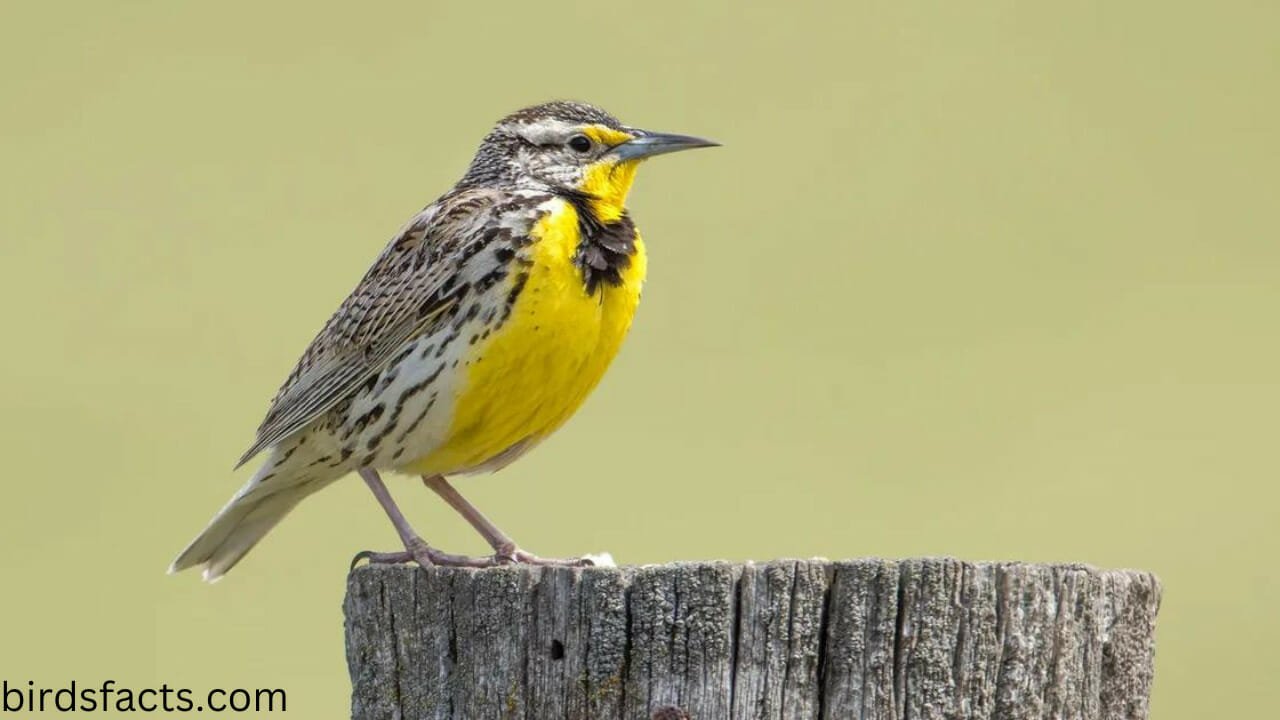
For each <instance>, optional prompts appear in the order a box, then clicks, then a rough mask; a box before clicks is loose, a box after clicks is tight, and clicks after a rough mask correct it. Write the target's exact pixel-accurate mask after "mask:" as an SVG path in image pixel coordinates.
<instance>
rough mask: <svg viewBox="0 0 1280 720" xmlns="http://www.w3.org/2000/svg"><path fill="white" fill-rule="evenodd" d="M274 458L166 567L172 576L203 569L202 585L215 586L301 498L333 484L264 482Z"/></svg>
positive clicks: (305, 480)
mask: <svg viewBox="0 0 1280 720" xmlns="http://www.w3.org/2000/svg"><path fill="white" fill-rule="evenodd" d="M275 454H276V453H274V452H273V453H272V454H271V456H269V457H268V458H267V461H266V462H264V463H263V464H262V467H261V468H259V469H258V472H256V473H254V476H253V477H252V478H250V480H249V482H247V483H245V486H244V487H243V488H241V489H240V492H238V493H236V494H235V496H234V497H232V498H231V501H230V502H228V503H227V504H226V506H225V507H223V508H222V510H220V511H218V514H217V515H215V516H214V517H213V520H210V521H209V525H208V526H207V527H206V528H205V529H204V530H203V531H201V533H200V534H199V535H198V536H196V539H194V540H192V541H191V544H190V545H187V547H186V549H184V550H183V551H182V552H181V553H179V554H178V557H177V558H176V559H175V560H174V561H173V564H172V565H170V566H169V572H170V573H171V574H172V573H176V572H179V571H181V570H186V569H187V568H191V567H195V566H197V565H203V566H204V573H203V577H204V580H205V582H216V581H217V580H219V579H220V578H221V577H222V576H223V575H225V574H226V573H227V571H228V570H230V569H231V568H233V567H235V564H236V563H238V562H240V559H241V558H243V557H244V556H245V554H247V553H248V552H249V551H250V550H252V549H253V546H254V545H257V544H258V541H259V540H261V539H262V538H263V537H264V536H265V535H266V534H267V533H268V532H270V531H271V529H272V528H274V527H275V526H276V523H279V522H280V521H281V520H283V519H284V516H285V515H288V514H289V511H290V510H292V509H293V508H294V507H295V506H296V505H297V504H298V503H299V502H301V501H302V499H303V498H305V497H306V496H308V495H310V494H311V493H313V492H315V491H317V490H319V489H320V488H322V487H324V486H325V485H328V484H329V482H332V480H329V481H327V482H326V481H324V480H321V479H319V478H314V477H288V476H284V477H282V476H281V475H280V474H277V475H275V476H274V477H272V478H271V479H270V480H267V481H266V482H263V481H262V478H263V477H264V476H266V475H267V474H268V472H267V469H268V468H272V467H273V466H274V465H275ZM277 470H278V468H277Z"/></svg>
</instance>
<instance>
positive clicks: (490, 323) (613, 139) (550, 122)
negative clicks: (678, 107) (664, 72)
mask: <svg viewBox="0 0 1280 720" xmlns="http://www.w3.org/2000/svg"><path fill="white" fill-rule="evenodd" d="M715 144H716V143H714V142H710V141H708V140H703V139H700V138H695V137H689V136H685V135H671V134H665V133H655V132H649V131H646V130H640V129H637V128H633V127H628V126H626V125H623V124H622V123H620V122H618V120H617V119H616V118H614V117H613V116H612V115H610V114H608V113H606V112H604V111H603V110H600V109H599V108H596V107H593V106H591V105H586V104H581V103H574V102H550V103H546V104H543V105H537V106H534V107H530V108H526V109H524V110H520V111H518V112H516V113H513V114H511V115H509V116H507V117H506V118H504V119H502V120H501V121H500V122H499V123H498V124H497V126H495V127H494V128H493V130H492V131H491V132H490V133H489V134H488V135H487V136H486V137H485V138H484V141H483V142H482V143H481V144H480V148H479V150H478V151H477V152H476V155H475V158H474V159H473V160H472V161H471V166H470V167H469V168H468V170H467V172H466V175H464V176H463V178H462V180H460V181H459V182H458V184H457V185H455V186H454V188H453V189H452V190H450V191H449V192H447V193H445V195H444V196H442V197H441V198H440V199H439V200H436V201H435V202H433V203H431V204H430V205H428V206H427V207H426V208H425V209H423V210H422V212H420V213H418V214H417V215H416V216H415V217H414V218H413V219H411V220H410V221H409V222H408V224H406V225H405V226H404V228H403V229H402V230H401V231H400V232H399V233H397V234H396V236H395V237H394V238H392V240H391V242H390V243H389V244H388V245H387V247H386V249H384V250H383V251H382V253H381V254H380V255H379V256H378V258H377V260H375V261H374V263H373V266H372V267H371V268H370V269H369V270H368V272H366V273H365V276H364V278H363V279H362V280H361V281H360V284H359V285H357V286H356V289H355V290H354V291H353V292H352V293H351V295H350V296H349V297H348V298H347V299H346V300H345V301H344V302H343V303H342V305H341V306H340V307H339V308H338V310H337V312H335V313H334V315H333V316H332V317H331V318H330V319H329V321H328V322H327V323H326V324H325V326H324V328H323V329H322V330H321V331H320V333H319V335H317V336H316V338H315V340H313V341H312V342H311V345H310V346H309V347H308V348H307V349H306V351H305V352H304V353H303V354H302V358H301V359H300V360H299V361H298V365H297V367H295V368H294V370H293V372H292V373H290V374H289V377H288V379H287V380H285V382H284V385H283V386H282V387H281V388H280V390H279V392H278V393H277V394H276V397H275V400H273V401H272V403H271V408H270V410H269V411H268V412H267V416H266V419H265V420H263V422H262V425H261V426H260V427H259V428H258V437H257V441H256V442H254V443H253V446H252V447H250V448H249V450H248V452H246V453H245V454H244V457H242V458H241V460H240V464H244V463H245V462H247V461H248V460H250V459H251V458H253V457H254V456H255V455H257V454H258V453H260V452H263V451H266V452H267V457H266V461H265V462H264V463H263V464H262V467H261V468H260V469H259V470H258V471H257V472H256V473H255V474H254V475H253V477H252V478H251V479H250V480H249V482H248V483H247V484H245V486H244V487H243V488H241V489H240V491H239V492H238V493H236V494H235V496H234V497H232V498H231V501H230V502H229V503H227V505H226V507H224V508H222V510H221V511H220V512H219V513H218V514H217V515H215V516H214V518H213V520H212V521H210V523H209V526H208V527H206V528H205V529H204V531H203V532H201V533H200V535H199V536H198V537H196V539H195V540H193V541H192V542H191V544H190V545H188V546H187V548H186V549H185V550H183V551H182V553H181V554H179V555H178V557H177V559H176V560H174V561H173V565H172V566H171V567H170V572H176V571H178V570H183V569H186V568H189V567H194V566H197V565H203V566H204V578H205V579H206V580H216V579H217V578H219V577H221V576H222V575H223V574H224V573H226V572H227V571H228V570H230V569H231V568H232V567H233V566H234V565H235V564H236V563H237V562H239V560H240V558H242V557H244V555H245V553H247V552H249V550H250V549H252V548H253V546H254V545H255V544H257V542H258V541H259V540H261V539H262V537H263V536H264V535H266V534H267V533H268V532H269V531H270V530H271V528H273V527H275V525H276V523H278V522H280V520H281V519H282V518H284V516H285V515H286V514H288V513H289V511H290V510H292V509H293V508H294V506H296V505H297V504H298V503H299V502H301V501H302V499H303V498H305V497H307V496H308V495H310V494H311V493H313V492H315V491H317V490H319V489H321V488H323V487H325V486H326V485H328V484H329V483H331V482H333V481H335V480H337V479H338V478H340V477H342V476H344V475H346V474H347V473H349V472H351V471H353V470H354V471H356V472H358V473H359V474H360V476H361V477H362V478H363V479H364V481H365V483H366V484H368V486H369V489H370V490H372V491H373V494H374V496H375V497H376V498H377V499H378V502H379V503H380V504H381V505H382V507H383V509H384V510H385V511H386V513H387V515H388V516H389V517H390V518H391V522H392V523H393V524H394V525H395V528H396V532H397V533H398V534H399V535H400V539H401V540H402V541H403V542H404V547H405V550H404V551H403V552H391V553H364V554H363V555H364V556H366V557H368V558H369V559H370V560H372V561H374V562H404V561H409V560H413V561H416V562H418V563H419V564H423V565H429V564H445V565H469V566H484V565H491V564H496V563H502V562H529V563H551V564H559V563H578V562H581V561H579V560H552V559H545V558H539V557H537V556H535V555H532V554H530V553H527V552H525V551H523V550H521V549H520V548H519V546H517V545H516V544H515V543H514V542H513V541H512V540H511V538H510V537H508V536H507V535H506V534H504V533H503V532H502V531H501V530H499V529H498V528H497V527H496V526H494V525H493V523H491V522H490V521H489V520H488V519H486V518H485V516H484V515H482V514H481V513H480V512H479V511H478V510H477V509H476V508H475V507H473V506H472V505H471V504H470V503H468V502H467V501H466V500H465V499H464V498H463V497H462V496H461V495H460V494H458V492H457V490H455V489H454V488H453V486H452V485H450V484H449V482H448V481H447V480H446V479H445V478H446V477H447V476H450V475H458V474H468V473H477V472H486V471H493V470H497V469H499V468H501V467H503V466H505V465H507V464H508V463H510V462H511V461H513V460H515V459H516V458H518V457H520V456H521V455H523V454H524V453H525V452H527V451H528V450H529V449H531V448H532V447H534V446H535V445H537V444H538V443H539V442H541V441H542V440H544V439H545V438H546V437H547V436H548V435H550V434H551V433H552V432H553V431H554V430H556V428H558V427H560V426H561V425H562V424H564V422H565V421H566V420H568V419H569V417H570V416H571V415H572V414H573V413H574V411H576V410H577V409H578V407H579V406H580V405H581V404H582V402H583V400H585V399H586V396H587V394H588V393H590V392H591V390H592V389H593V388H594V387H595V386H596V384H597V383H598V382H599V380H600V378H601V376H602V375H603V374H604V372H605V370H606V369H607V368H608V366H609V363H610V361H611V360H612V359H613V357H614V355H615V354H616V353H617V352H618V348H619V347H620V345H621V343H622V340H623V338H624V337H625V336H626V334H627V330H628V329H629V328H630V326H631V319H632V316H633V315H634V313H635V310H636V306H637V305H638V303H639V302H640V286H641V284H642V283H643V282H644V277H645V251H644V244H643V243H642V242H641V240H640V236H639V234H638V233H637V232H636V227H635V224H634V223H632V221H631V218H630V216H629V215H628V214H627V210H626V207H625V201H626V199H627V192H628V191H629V190H630V189H631V184H632V181H633V180H634V179H635V174H636V168H637V166H639V164H640V162H641V161H642V160H644V159H645V158H648V157H652V156H654V155H659V154H663V153H669V152H675V151H677V150H687V149H690V148H698V147H708V146H712V145H715ZM380 470H393V471H398V472H404V473H411V474H415V475H421V476H422V479H423V482H424V483H425V484H426V486H427V487H428V488H430V489H431V490H433V491H435V492H436V493H437V494H439V495H440V497H441V498H443V499H444V500H445V502H447V503H448V504H449V505H450V506H451V507H453V508H454V510H456V511H457V512H458V513H460V514H461V515H462V516H463V517H464V518H466V520H467V521H468V522H469V523H470V524H471V525H472V526H473V527H474V528H475V529H476V530H477V531H478V532H479V533H480V534H481V535H483V536H484V538H485V540H486V541H488V543H489V544H490V545H491V546H492V547H493V549H494V554H493V555H492V556H489V557H479V558H472V557H464V556H459V555H450V554H447V553H443V552H441V551H439V550H437V549H435V548H433V547H431V546H430V545H428V544H427V543H426V542H425V541H423V540H422V538H421V537H420V536H419V535H418V534H417V533H416V532H414V530H413V529H412V528H411V527H410V526H409V524H408V522H407V521H406V520H405V518H404V515H403V514H402V513H401V512H400V510H399V508H398V507H396V504H395V502H394V501H393V500H392V499H391V495H390V494H389V493H388V491H387V488H386V486H385V485H384V484H383V482H382V480H381V478H380V477H379V475H378V471H380Z"/></svg>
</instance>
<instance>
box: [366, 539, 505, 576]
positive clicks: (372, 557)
mask: <svg viewBox="0 0 1280 720" xmlns="http://www.w3.org/2000/svg"><path fill="white" fill-rule="evenodd" d="M361 560H365V561H367V562H368V563H369V564H370V565H398V564H402V563H408V562H416V563H418V565H419V566H421V567H431V566H433V565H440V566H443V567H473V568H483V567H493V566H494V565H498V564H500V563H499V562H498V561H497V560H496V559H495V558H493V557H471V556H470V555H454V554H452V553H447V552H443V551H440V550H437V549H435V548H433V547H431V546H430V545H428V544H427V542H426V541H425V540H423V539H422V538H419V537H415V538H414V539H413V540H411V541H409V542H408V543H406V544H405V549H404V550H401V551H399V552H372V551H369V550H365V551H363V552H360V553H357V554H356V556H355V557H354V558H353V559H352V560H351V567H355V566H356V564H358V563H359V562H360V561H361Z"/></svg>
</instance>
